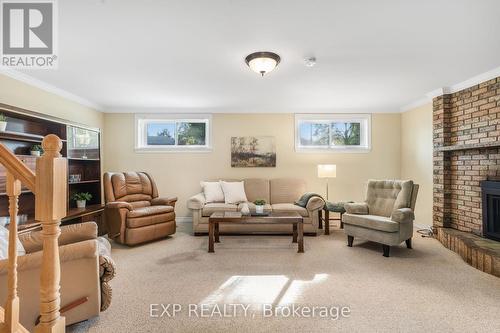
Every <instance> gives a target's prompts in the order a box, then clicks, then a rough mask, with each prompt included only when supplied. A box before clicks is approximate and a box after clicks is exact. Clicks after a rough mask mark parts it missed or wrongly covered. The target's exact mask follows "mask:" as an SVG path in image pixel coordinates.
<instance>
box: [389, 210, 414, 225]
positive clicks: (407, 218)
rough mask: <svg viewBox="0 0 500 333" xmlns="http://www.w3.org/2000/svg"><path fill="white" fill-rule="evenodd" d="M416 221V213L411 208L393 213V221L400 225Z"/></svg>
mask: <svg viewBox="0 0 500 333" xmlns="http://www.w3.org/2000/svg"><path fill="white" fill-rule="evenodd" d="M414 219H415V213H413V210H411V208H399V209H395V210H394V211H393V212H392V215H391V220H393V221H394V222H399V223H409V222H412V221H413V220H414Z"/></svg>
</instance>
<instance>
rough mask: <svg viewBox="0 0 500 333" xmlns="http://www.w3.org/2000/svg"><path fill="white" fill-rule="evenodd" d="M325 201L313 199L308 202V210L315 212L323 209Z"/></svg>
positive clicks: (318, 198)
mask: <svg viewBox="0 0 500 333" xmlns="http://www.w3.org/2000/svg"><path fill="white" fill-rule="evenodd" d="M324 205H325V201H324V200H323V199H322V198H320V197H312V198H310V199H309V201H307V204H306V209H307V210H308V211H310V212H311V211H314V210H318V209H321V208H323V206H324Z"/></svg>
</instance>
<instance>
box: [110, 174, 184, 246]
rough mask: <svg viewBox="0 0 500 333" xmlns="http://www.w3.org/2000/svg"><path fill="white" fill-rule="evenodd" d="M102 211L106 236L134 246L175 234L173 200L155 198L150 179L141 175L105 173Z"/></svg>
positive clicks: (173, 198) (153, 184) (156, 192)
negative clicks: (104, 203)
mask: <svg viewBox="0 0 500 333" xmlns="http://www.w3.org/2000/svg"><path fill="white" fill-rule="evenodd" d="M104 196H105V200H106V207H105V209H104V214H105V220H106V225H107V227H108V237H109V238H112V239H113V240H114V241H115V242H117V243H120V244H126V245H136V244H140V243H144V242H148V241H151V240H155V239H159V238H163V237H166V236H168V235H172V234H174V233H175V229H176V227H175V212H174V208H175V203H176V201H177V198H175V197H171V198H159V197H158V189H157V187H156V184H155V182H154V181H153V178H151V176H150V175H149V174H147V173H145V172H118V173H115V172H106V173H105V174H104Z"/></svg>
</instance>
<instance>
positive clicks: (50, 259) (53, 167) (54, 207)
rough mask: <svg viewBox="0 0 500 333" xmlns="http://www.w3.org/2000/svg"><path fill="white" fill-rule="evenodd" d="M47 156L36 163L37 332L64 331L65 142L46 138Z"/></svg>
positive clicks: (43, 146)
mask: <svg viewBox="0 0 500 333" xmlns="http://www.w3.org/2000/svg"><path fill="white" fill-rule="evenodd" d="M42 148H43V150H44V154H43V155H42V156H41V157H40V158H38V159H37V161H36V182H35V188H36V195H35V219H36V220H37V221H39V222H41V224H42V237H43V256H42V269H41V276H40V323H39V324H38V325H37V326H36V328H35V332H37V333H48V332H51V333H55V332H64V330H65V320H64V317H61V316H60V313H59V309H60V293H59V288H60V279H61V267H60V260H59V246H58V237H59V234H60V233H61V230H60V227H59V225H60V224H61V219H62V218H63V217H64V216H65V215H66V199H67V190H66V182H67V168H68V164H67V160H66V159H65V158H63V157H61V154H60V151H61V149H62V141H61V140H60V139H59V137H57V136H56V135H53V134H50V135H47V136H46V137H45V138H44V139H43V141H42Z"/></svg>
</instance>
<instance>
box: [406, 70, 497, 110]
mask: <svg viewBox="0 0 500 333" xmlns="http://www.w3.org/2000/svg"><path fill="white" fill-rule="evenodd" d="M497 77H500V67H497V68H494V69H492V70H490V71H487V72H485V73H482V74H479V75H476V76H473V77H471V78H470V79H467V80H465V81H462V82H459V83H456V84H454V85H451V86H449V87H442V88H438V89H435V90H432V91H430V92H428V93H427V94H425V96H424V97H422V98H419V99H417V100H415V101H414V102H412V103H410V104H407V105H405V106H402V107H401V112H405V111H408V110H411V109H415V108H417V107H419V106H422V105H424V104H425V103H428V102H431V101H432V99H433V98H435V97H438V96H443V95H446V94H453V93H456V92H459V91H461V90H464V89H467V88H470V87H473V86H475V85H478V84H481V83H483V82H486V81H489V80H491V79H494V78H497Z"/></svg>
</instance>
